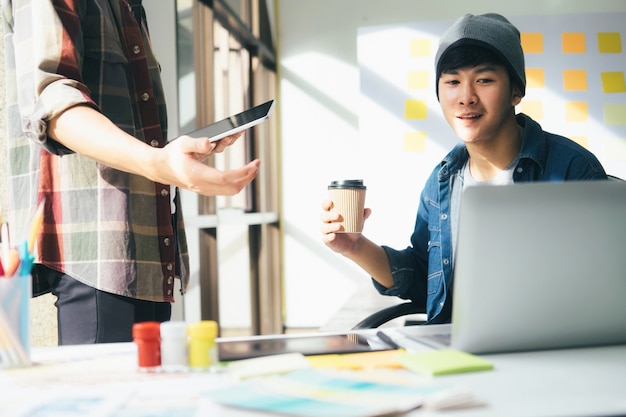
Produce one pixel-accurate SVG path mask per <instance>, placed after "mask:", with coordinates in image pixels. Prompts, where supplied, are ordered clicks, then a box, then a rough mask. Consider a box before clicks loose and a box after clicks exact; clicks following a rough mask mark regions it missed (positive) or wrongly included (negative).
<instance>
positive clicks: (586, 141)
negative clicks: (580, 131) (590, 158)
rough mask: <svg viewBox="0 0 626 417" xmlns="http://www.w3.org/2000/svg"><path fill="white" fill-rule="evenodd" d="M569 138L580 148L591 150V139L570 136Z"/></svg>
mask: <svg viewBox="0 0 626 417" xmlns="http://www.w3.org/2000/svg"><path fill="white" fill-rule="evenodd" d="M569 138H570V139H571V140H573V141H574V142H576V143H578V144H579V145H580V146H582V147H584V148H587V149H589V138H588V137H587V136H569Z"/></svg>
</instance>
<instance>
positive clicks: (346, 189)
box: [328, 180, 366, 233]
mask: <svg viewBox="0 0 626 417" xmlns="http://www.w3.org/2000/svg"><path fill="white" fill-rule="evenodd" d="M365 191H366V187H365V185H363V180H342V181H332V182H331V183H330V185H329V186H328V197H329V198H330V200H331V201H332V202H333V206H334V210H335V211H337V212H338V213H339V214H340V215H341V219H342V221H341V225H342V226H343V228H342V230H340V231H339V232H338V233H361V232H362V231H363V210H364V209H365Z"/></svg>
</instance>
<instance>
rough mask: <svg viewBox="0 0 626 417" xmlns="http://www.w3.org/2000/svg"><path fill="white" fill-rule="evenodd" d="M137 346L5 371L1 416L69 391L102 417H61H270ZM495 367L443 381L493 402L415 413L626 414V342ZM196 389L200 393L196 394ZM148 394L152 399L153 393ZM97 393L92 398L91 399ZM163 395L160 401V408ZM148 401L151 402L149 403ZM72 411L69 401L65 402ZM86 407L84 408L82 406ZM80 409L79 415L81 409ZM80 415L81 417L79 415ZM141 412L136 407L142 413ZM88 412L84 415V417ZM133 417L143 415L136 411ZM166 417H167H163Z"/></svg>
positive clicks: (78, 351)
mask: <svg viewBox="0 0 626 417" xmlns="http://www.w3.org/2000/svg"><path fill="white" fill-rule="evenodd" d="M135 355H136V351H135V346H134V345H133V344H130V343H129V344H111V345H93V346H76V347H59V348H46V349H35V350H34V351H33V353H32V358H33V360H34V361H35V363H40V364H43V365H39V366H35V367H33V368H26V369H22V370H17V371H15V370H13V371H0V415H2V417H13V416H24V415H29V416H30V415H32V414H27V413H26V411H25V410H27V409H28V408H29V407H30V408H31V410H32V408H33V404H37V399H40V401H39V403H40V404H46V402H47V401H48V402H47V404H49V401H50V400H51V399H52V398H54V397H55V396H58V395H61V396H63V395H68V392H72V393H76V394H77V395H79V394H80V395H82V396H84V398H86V399H89V400H90V401H99V399H98V398H97V397H99V396H103V395H105V396H106V397H107V398H106V401H103V402H102V404H99V405H98V407H96V408H97V410H98V413H97V414H93V413H91V414H85V413H84V410H85V409H86V408H85V407H88V406H93V403H88V401H87V400H84V401H83V402H82V403H81V402H76V404H74V405H75V409H73V410H65V411H64V412H63V413H60V414H53V413H52V412H50V413H48V414H47V413H44V412H43V411H42V409H39V414H36V416H37V417H40V416H52V415H54V416H57V415H63V416H64V417H72V416H74V415H81V416H82V415H90V416H92V415H102V416H108V415H111V414H110V412H109V411H110V410H111V409H115V406H116V405H117V406H119V404H120V402H124V401H131V402H132V404H133V405H135V406H141V407H144V408H147V409H149V408H150V407H152V406H153V407H155V410H161V413H162V412H163V410H165V409H167V407H172V406H174V405H177V406H180V405H185V404H186V405H188V406H189V408H188V409H187V410H186V413H179V414H178V415H184V416H187V415H188V416H196V415H198V416H200V415H211V416H212V417H213V416H215V417H220V416H226V417H255V416H256V417H260V416H264V415H266V414H263V413H258V412H248V411H243V410H238V409H233V408H227V407H221V406H218V405H215V404H212V403H210V402H208V401H206V400H202V399H199V398H198V396H197V395H196V393H197V390H198V388H199V387H200V388H201V389H203V390H208V389H211V388H213V387H219V386H221V385H222V384H223V383H224V380H223V377H220V376H219V375H215V374H193V375H189V374H186V375H180V374H178V375H176V374H174V375H169V376H167V375H162V374H161V375H157V376H155V375H145V374H140V373H138V372H137V371H136V365H135V364H136V356H135ZM485 358H487V359H488V360H490V361H491V362H492V363H493V364H494V366H495V369H494V370H493V371H487V372H476V373H467V374H457V375H451V376H442V377H437V378H436V381H437V382H442V383H445V384H451V385H458V386H464V387H467V388H469V389H470V390H471V391H472V392H473V393H474V394H475V395H476V396H477V397H478V398H479V399H481V400H483V401H484V402H485V403H486V405H485V406H484V407H480V408H473V409H463V410H458V411H447V412H427V411H425V410H416V411H413V412H411V413H409V414H407V415H408V416H451V417H470V416H471V417H473V416H487V417H489V416H498V417H502V416H524V417H532V416H542V417H545V416H585V417H590V416H610V415H611V416H614V415H618V414H620V415H624V414H626V345H625V346H613V347H598V348H588V349H572V350H559V351H543V352H527V353H515V354H500V355H487V356H485ZM190 387H193V389H189V388H190ZM148 394H149V395H148ZM90 395H91V396H90ZM155 397H158V404H156V403H155ZM142 401H145V402H144V403H142ZM65 406H67V404H66V405H65ZM81 407H83V410H80V408H81ZM76 410H78V411H76ZM75 411H76V414H72V413H73V412H75ZM135 411H136V409H135ZM81 412H82V414H81ZM126 415H132V416H139V415H141V414H137V413H134V414H132V413H129V414H125V416H126ZM156 415H167V414H156Z"/></svg>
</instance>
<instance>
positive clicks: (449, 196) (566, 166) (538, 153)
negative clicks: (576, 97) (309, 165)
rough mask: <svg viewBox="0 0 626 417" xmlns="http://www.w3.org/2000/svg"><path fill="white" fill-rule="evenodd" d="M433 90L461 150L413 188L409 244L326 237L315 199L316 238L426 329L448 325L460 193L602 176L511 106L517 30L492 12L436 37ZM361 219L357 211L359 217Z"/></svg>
mask: <svg viewBox="0 0 626 417" xmlns="http://www.w3.org/2000/svg"><path fill="white" fill-rule="evenodd" d="M435 65H436V75H437V84H436V86H437V87H436V88H437V90H436V93H437V97H438V99H439V103H440V105H441V108H442V111H443V114H444V116H445V118H446V121H447V122H448V124H449V125H450V127H451V128H452V130H453V131H454V133H456V135H457V136H458V138H459V139H460V140H461V143H460V144H458V145H457V146H455V147H454V148H453V149H452V150H451V151H450V153H448V155H447V156H446V157H445V158H444V159H443V160H442V161H441V163H440V164H438V165H437V166H436V167H435V168H434V170H433V171H432V173H431V175H430V177H429V178H428V180H427V182H426V185H425V187H424V189H423V191H422V194H421V199H420V205H419V208H418V211H417V218H416V222H415V229H414V231H413V234H412V236H411V245H410V246H409V247H407V248H406V249H403V250H396V249H393V248H390V247H387V246H379V245H378V244H376V243H374V242H372V241H371V240H369V239H368V238H366V237H365V236H364V235H363V234H352V233H335V232H337V231H339V230H340V227H341V226H340V223H339V222H338V221H339V215H338V214H337V213H336V212H335V211H333V203H332V201H328V200H327V201H324V202H323V210H324V211H323V212H322V215H321V219H322V226H321V231H322V234H323V241H324V242H325V244H326V245H327V246H328V247H329V248H331V249H332V250H334V251H335V252H337V253H340V254H342V255H344V256H345V257H347V258H349V259H351V260H352V261H354V262H355V263H357V264H358V265H359V266H360V267H362V268H363V269H364V270H365V271H366V272H367V273H369V274H370V275H371V276H372V278H373V279H374V285H375V287H376V288H377V289H378V291H379V292H380V293H381V294H384V295H393V296H398V297H400V298H404V299H410V300H413V301H415V302H417V303H418V304H420V305H424V306H425V307H426V313H427V322H428V323H449V322H450V320H451V309H452V305H451V303H452V287H453V272H454V247H455V241H456V234H457V222H458V212H459V204H460V201H461V193H462V191H463V189H464V188H465V187H468V186H472V185H478V184H481V185H482V184H485V185H502V184H513V183H519V182H528V181H565V180H596V179H606V178H607V176H606V173H605V171H604V169H603V167H602V165H601V164H600V162H599V161H598V160H597V158H596V157H595V156H594V155H593V154H592V153H591V152H589V151H588V150H586V149H585V148H583V147H582V146H580V145H578V144H577V143H575V142H573V141H571V140H569V139H567V138H565V137H562V136H558V135H555V134H552V133H548V132H544V131H543V130H542V128H541V126H540V125H539V124H538V123H537V122H535V121H534V120H532V119H531V118H530V117H528V116H526V115H524V114H518V115H516V114H515V106H516V105H518V104H519V103H520V101H521V100H522V97H523V96H524V94H525V87H526V76H525V70H524V53H523V51H522V46H521V42H520V34H519V31H518V29H517V28H516V27H515V26H513V25H512V24H511V23H510V22H509V21H508V20H507V19H506V18H504V17H502V16H500V15H497V14H492V13H490V14H485V15H480V16H475V15H470V14H468V15H465V16H463V17H462V18H460V19H459V20H457V21H456V22H455V23H454V24H453V25H452V27H451V28H450V29H448V31H447V32H446V33H445V34H444V35H443V37H442V38H441V41H440V44H439V48H438V50H437V54H436V58H435ZM370 214H371V209H369V208H366V209H365V213H364V218H365V219H367V217H369V215H370Z"/></svg>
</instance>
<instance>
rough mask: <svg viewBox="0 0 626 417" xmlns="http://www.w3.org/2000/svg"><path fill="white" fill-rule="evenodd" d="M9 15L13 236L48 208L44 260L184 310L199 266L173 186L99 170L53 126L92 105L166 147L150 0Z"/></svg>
mask: <svg viewBox="0 0 626 417" xmlns="http://www.w3.org/2000/svg"><path fill="white" fill-rule="evenodd" d="M2 6H3V13H4V16H3V17H4V19H3V23H4V26H5V27H4V30H5V55H6V59H5V61H6V67H7V71H6V74H7V95H6V98H7V107H6V115H7V130H8V131H7V142H8V152H9V158H8V160H9V167H8V179H9V199H10V203H9V206H10V207H9V208H10V213H9V219H10V221H11V233H12V236H13V237H14V238H18V239H19V238H20V237H21V238H24V237H26V236H27V227H28V223H29V220H30V217H31V216H32V214H33V212H34V210H35V207H36V205H37V202H38V201H39V200H40V199H41V198H45V199H46V200H45V201H46V203H45V204H46V207H45V214H44V224H43V227H42V232H41V233H40V235H39V237H38V239H37V248H38V250H37V259H36V262H38V263H41V264H43V265H46V266H47V267H49V268H52V269H54V270H58V271H60V272H63V273H65V274H68V275H70V276H72V277H74V278H76V279H77V280H79V281H81V282H83V283H85V284H87V285H90V286H92V287H95V288H97V289H99V290H102V291H107V292H111V293H114V294H119V295H123V296H127V297H133V298H139V299H144V300H151V301H173V300H174V299H173V292H174V283H175V281H176V278H180V279H181V280H182V286H181V291H184V289H185V288H186V287H187V285H188V270H189V260H188V253H187V245H186V238H185V234H184V227H183V223H182V213H181V210H180V209H179V208H178V209H175V210H174V212H175V213H177V214H176V215H175V216H174V218H175V220H174V221H172V220H173V217H172V204H171V203H172V202H171V195H170V194H171V190H170V186H169V185H167V184H158V183H154V182H151V181H149V180H148V179H146V178H144V177H141V176H137V175H131V174H128V173H125V172H121V171H119V170H115V169H112V168H109V167H107V166H104V165H101V164H98V163H96V162H95V161H93V160H91V159H88V158H85V157H83V156H81V155H78V154H75V153H72V152H71V151H69V150H68V149H67V148H65V147H64V146H62V145H61V144H60V143H58V142H56V141H54V140H53V139H52V138H51V137H49V136H48V134H47V123H48V121H49V120H51V119H52V118H54V117H56V116H57V115H59V114H60V113H62V112H63V111H65V110H67V109H68V108H70V107H72V106H75V105H88V106H92V107H93V108H95V109H97V110H98V111H100V112H102V113H103V114H104V115H106V116H107V117H109V118H110V119H111V120H112V121H113V122H114V123H115V124H116V125H117V126H119V127H120V128H121V129H123V130H124V131H126V132H127V133H129V134H131V135H132V136H134V137H135V138H137V140H141V141H143V142H145V143H147V144H150V145H151V146H155V147H163V146H165V144H166V137H167V121H166V109H165V100H164V94H163V88H162V84H161V79H160V68H159V64H158V62H157V60H156V58H155V56H154V54H153V52H152V49H151V45H150V41H149V37H148V30H147V25H146V22H145V12H144V9H143V6H142V5H141V0H2ZM88 134H89V132H85V135H88ZM175 200H176V201H175V203H176V204H177V205H178V202H177V200H178V198H176V199H175Z"/></svg>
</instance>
